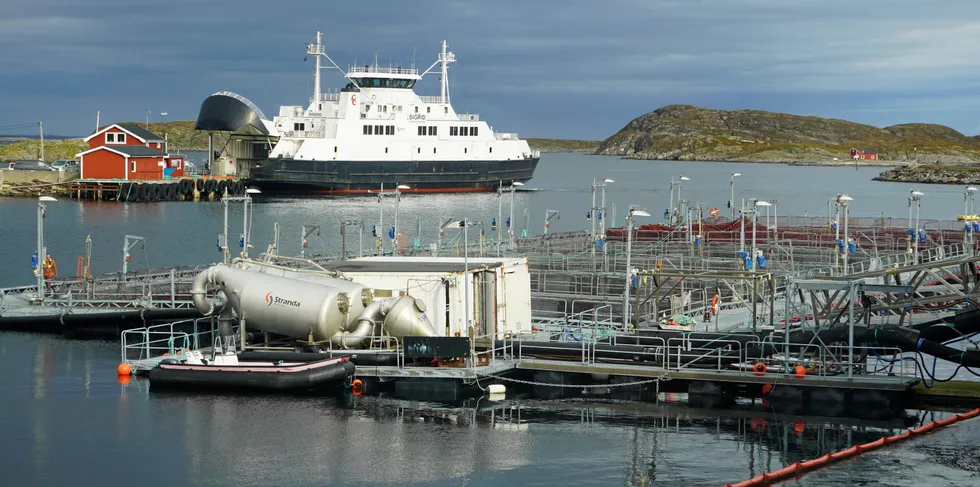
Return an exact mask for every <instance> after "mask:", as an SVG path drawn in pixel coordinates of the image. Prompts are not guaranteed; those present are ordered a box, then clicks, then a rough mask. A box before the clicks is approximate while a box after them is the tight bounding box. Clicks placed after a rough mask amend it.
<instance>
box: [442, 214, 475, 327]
mask: <svg viewBox="0 0 980 487" xmlns="http://www.w3.org/2000/svg"><path fill="white" fill-rule="evenodd" d="M471 225H473V222H471V221H468V220H466V219H465V218H464V219H462V220H450V221H449V222H447V223H446V224H445V225H443V226H442V228H444V229H445V228H462V229H463V326H464V327H466V328H467V329H468V328H469V327H470V320H469V315H470V290H469V289H470V284H469V283H470V275H469V274H470V265H469V262H470V261H469V243H470V242H469V234H468V233H467V228H469V227H470V226H471ZM447 306H448V304H447ZM447 326H448V323H447ZM468 331H469V330H467V332H468Z"/></svg>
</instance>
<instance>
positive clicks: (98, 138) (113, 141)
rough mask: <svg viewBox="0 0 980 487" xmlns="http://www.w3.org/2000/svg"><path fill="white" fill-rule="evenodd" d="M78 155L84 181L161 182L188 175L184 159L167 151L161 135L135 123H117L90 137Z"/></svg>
mask: <svg viewBox="0 0 980 487" xmlns="http://www.w3.org/2000/svg"><path fill="white" fill-rule="evenodd" d="M84 140H85V142H88V146H89V149H88V150H87V151H85V152H81V153H79V154H76V157H77V158H78V161H79V168H80V170H81V174H80V176H81V178H82V179H124V180H143V181H145V180H159V179H165V178H171V177H181V176H183V175H184V156H180V155H170V154H168V153H167V152H166V150H167V147H166V142H165V141H164V140H163V138H161V137H160V136H159V135H157V134H154V133H153V132H150V131H149V130H146V129H144V128H143V127H140V126H139V125H138V124H135V123H116V124H112V125H109V126H107V127H103V128H101V129H99V130H97V131H96V132H95V133H94V134H92V135H89V136H88V137H86V138H85V139H84Z"/></svg>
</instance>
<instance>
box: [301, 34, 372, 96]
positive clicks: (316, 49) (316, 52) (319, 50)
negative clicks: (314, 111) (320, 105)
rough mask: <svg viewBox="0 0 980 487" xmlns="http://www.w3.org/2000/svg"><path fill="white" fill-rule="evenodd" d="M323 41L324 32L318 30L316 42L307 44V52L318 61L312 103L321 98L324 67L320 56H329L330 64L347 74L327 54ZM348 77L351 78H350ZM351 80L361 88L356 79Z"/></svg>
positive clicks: (345, 74)
mask: <svg viewBox="0 0 980 487" xmlns="http://www.w3.org/2000/svg"><path fill="white" fill-rule="evenodd" d="M322 41H323V33H322V32H320V31H316V44H307V45H306V54H307V55H310V56H313V57H314V60H315V61H316V68H315V69H314V71H313V100H312V103H316V102H317V101H319V100H320V70H321V69H323V67H321V66H320V56H323V57H325V58H327V61H330V64H332V65H333V67H334V68H336V69H337V71H340V72H341V73H342V74H343V75H344V76H345V77H346V76H347V73H346V72H344V70H343V69H340V66H337V63H335V62H333V59H330V56H328V55H327V53H326V51H325V50H324V48H323V42H322ZM348 79H350V78H348ZM350 81H351V83H354V86H357V87H358V88H360V86H358V84H357V81H355V80H353V79H351V80H350Z"/></svg>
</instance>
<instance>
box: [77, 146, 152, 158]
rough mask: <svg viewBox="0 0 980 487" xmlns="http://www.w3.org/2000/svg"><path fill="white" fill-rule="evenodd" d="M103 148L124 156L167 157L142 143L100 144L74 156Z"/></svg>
mask: <svg viewBox="0 0 980 487" xmlns="http://www.w3.org/2000/svg"><path fill="white" fill-rule="evenodd" d="M103 149H105V150H107V151H110V152H115V153H116V154H119V155H121V156H125V157H167V154H165V153H163V152H160V151H158V150H156V149H153V148H150V147H146V146H142V145H100V146H98V147H96V148H94V149H89V150H87V151H85V152H79V153H78V154H75V157H81V156H84V155H85V154H91V153H92V152H95V151H97V150H103Z"/></svg>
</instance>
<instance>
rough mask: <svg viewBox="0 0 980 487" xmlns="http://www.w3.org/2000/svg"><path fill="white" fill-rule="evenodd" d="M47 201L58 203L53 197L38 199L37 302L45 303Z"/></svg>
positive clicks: (40, 197)
mask: <svg viewBox="0 0 980 487" xmlns="http://www.w3.org/2000/svg"><path fill="white" fill-rule="evenodd" d="M46 201H58V200H57V199H55V198H52V197H51V196H39V197H38V198H37V302H38V304H41V303H44V259H45V257H46V256H47V255H48V249H47V248H46V247H45V246H44V217H45V216H46V213H47V208H46V207H45V205H44V203H45V202H46Z"/></svg>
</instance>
